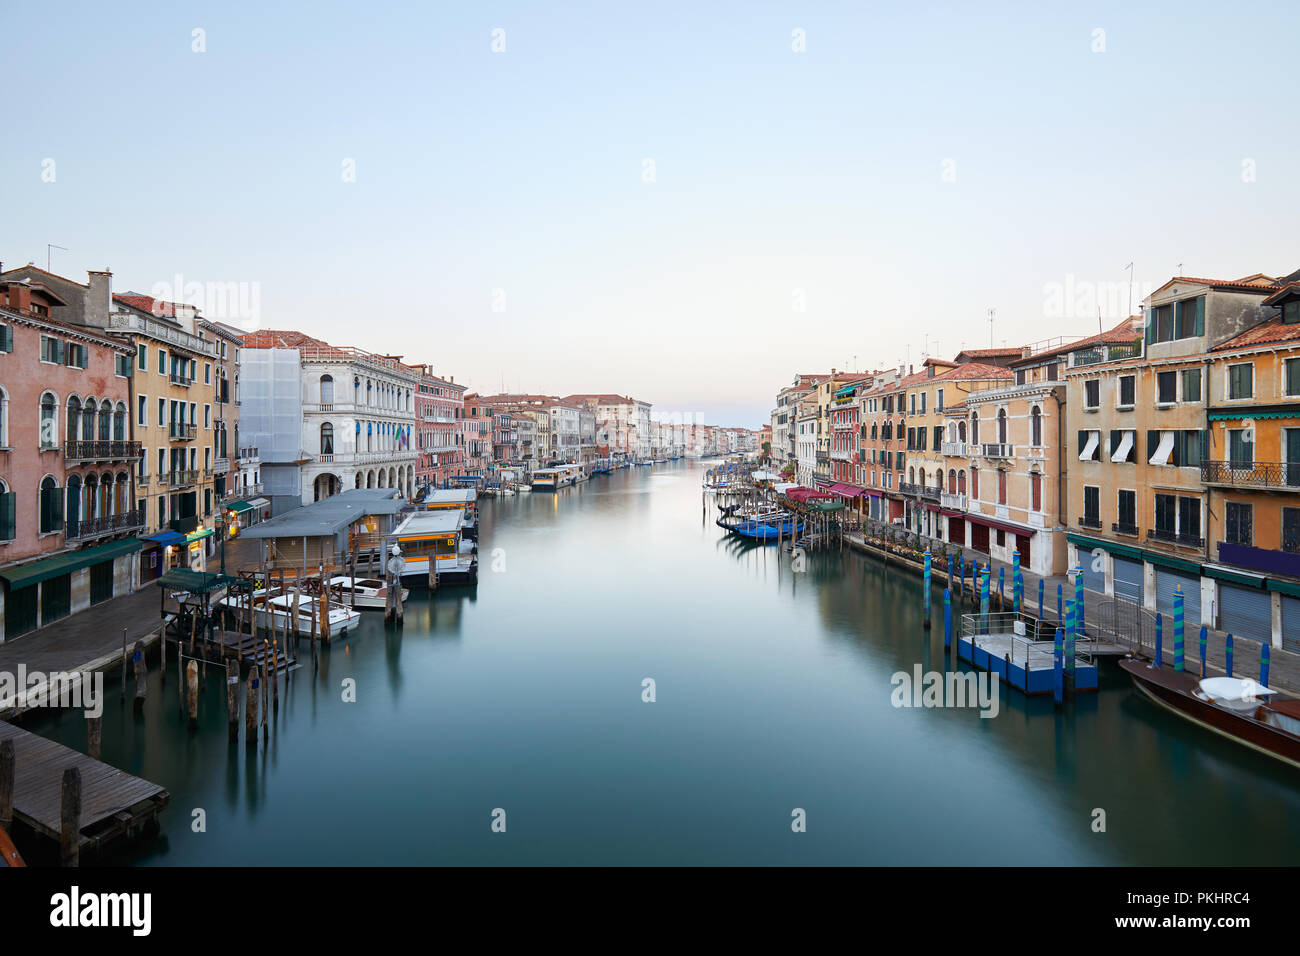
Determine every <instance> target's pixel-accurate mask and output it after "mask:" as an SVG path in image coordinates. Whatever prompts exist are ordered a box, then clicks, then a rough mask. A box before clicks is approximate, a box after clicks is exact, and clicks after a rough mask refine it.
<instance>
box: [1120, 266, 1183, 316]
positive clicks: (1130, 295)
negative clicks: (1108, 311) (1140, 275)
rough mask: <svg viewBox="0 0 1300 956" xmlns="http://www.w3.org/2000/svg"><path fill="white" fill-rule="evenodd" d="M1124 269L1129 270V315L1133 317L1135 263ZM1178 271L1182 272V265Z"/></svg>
mask: <svg viewBox="0 0 1300 956" xmlns="http://www.w3.org/2000/svg"><path fill="white" fill-rule="evenodd" d="M1124 269H1127V270H1128V314H1129V315H1132V314H1133V263H1131V262H1130V263H1129V264H1128V265H1126V266H1125V267H1124ZM1124 269H1121V270H1120V271H1121V272H1123V271H1124ZM1178 269H1179V271H1180V272H1181V271H1182V264H1181V263H1180V264H1179V266H1178ZM1125 318H1128V316H1125Z"/></svg>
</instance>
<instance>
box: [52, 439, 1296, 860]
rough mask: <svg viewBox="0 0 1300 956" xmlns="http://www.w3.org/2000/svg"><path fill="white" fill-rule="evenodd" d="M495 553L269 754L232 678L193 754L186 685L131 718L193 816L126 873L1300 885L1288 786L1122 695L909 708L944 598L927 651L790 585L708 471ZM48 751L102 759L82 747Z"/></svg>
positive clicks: (635, 494)
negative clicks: (770, 874)
mask: <svg viewBox="0 0 1300 956" xmlns="http://www.w3.org/2000/svg"><path fill="white" fill-rule="evenodd" d="M483 525H484V527H483V533H482V540H481V542H480V558H481V560H482V563H483V568H482V574H481V580H480V583H479V585H478V587H477V590H476V591H473V590H466V589H463V588H451V587H447V588H444V590H443V591H442V592H441V593H439V594H438V596H437V597H436V598H433V599H429V598H427V597H426V596H425V594H424V592H422V591H417V592H414V593H413V595H412V600H411V601H410V602H409V604H408V606H407V610H406V623H405V627H404V628H403V629H402V630H401V631H400V632H397V631H390V632H387V633H386V632H385V630H384V628H383V622H382V617H381V615H379V614H377V613H370V612H367V613H366V614H365V615H364V620H363V624H362V625H361V628H360V630H359V633H358V634H357V635H355V636H354V637H352V638H350V639H349V640H348V641H347V642H346V644H345V645H335V646H334V648H333V649H331V650H330V651H328V652H327V653H326V654H325V655H324V657H323V658H322V661H321V666H320V670H319V673H318V674H316V675H315V676H314V677H313V675H312V673H311V669H310V664H309V665H308V666H307V667H306V668H305V669H302V670H298V671H296V672H295V674H294V677H293V683H292V686H291V688H290V689H289V691H288V694H287V697H286V698H285V699H283V700H282V701H281V707H280V713H279V716H278V717H277V718H276V720H275V722H274V725H273V729H272V735H271V742H270V745H269V748H260V749H259V750H258V751H257V752H256V753H255V754H251V755H250V753H249V752H248V751H247V750H246V749H245V747H244V744H243V742H242V740H241V742H240V743H239V744H238V745H237V746H236V747H234V748H232V747H230V746H229V745H228V743H227V740H226V726H225V697H224V686H223V684H222V682H221V678H220V676H219V675H218V674H217V672H216V669H215V668H213V669H209V672H208V681H207V685H206V693H205V694H204V695H203V698H202V704H201V715H200V722H201V729H200V730H199V731H198V732H196V733H193V734H191V733H190V732H189V731H188V730H186V728H185V726H184V724H183V723H182V722H181V721H180V719H179V717H178V715H177V688H176V682H175V679H174V677H173V678H172V679H171V680H169V681H168V683H167V685H166V687H165V688H161V687H159V684H158V675H157V674H156V672H155V673H154V674H152V675H151V686H150V689H149V703H148V709H147V712H146V714H145V715H144V716H143V717H139V718H137V717H134V716H133V715H132V714H131V711H130V704H129V702H128V703H127V704H126V705H125V706H122V705H120V704H119V703H118V701H117V699H116V695H110V697H111V701H110V704H109V706H108V708H107V710H106V712H105V715H104V728H103V748H104V757H105V759H106V760H108V761H109V762H111V763H113V764H115V765H117V766H119V767H122V768H124V769H126V770H128V771H130V772H131V773H135V774H138V775H140V776H143V777H145V778H147V779H149V780H153V781H155V782H158V783H160V784H162V785H164V786H166V787H167V788H168V789H169V790H170V791H171V797H172V801H171V806H170V807H169V809H168V810H167V812H166V813H165V814H164V816H163V827H162V833H161V835H160V836H159V837H158V838H157V839H156V840H155V841H153V842H151V843H149V844H146V845H142V846H141V847H140V848H138V849H134V850H131V851H129V852H128V853H126V854H123V855H119V856H117V857H115V858H114V862H137V863H142V864H173V865H174V864H222V865H237V864H249V863H252V864H305V865H331V864H385V863H401V864H432V863H439V864H623V863H630V864H796V863H804V864H807V863H817V864H945V863H952V864H1077V863H1082V864H1098V863H1147V864H1288V863H1292V862H1294V860H1295V859H1296V858H1297V856H1298V854H1297V850H1298V849H1300V833H1298V832H1297V825H1296V823H1295V821H1296V820H1300V791H1298V790H1297V788H1296V785H1295V784H1296V781H1297V778H1296V776H1295V772H1294V771H1292V770H1290V769H1289V768H1287V767H1285V766H1284V765H1281V764H1275V763H1274V762H1273V761H1271V760H1270V759H1268V758H1265V757H1263V756H1260V755H1257V754H1254V753H1252V752H1250V751H1248V750H1247V749H1245V748H1243V747H1240V746H1238V745H1235V744H1232V743H1230V742H1227V741H1224V740H1221V739H1219V738H1217V737H1215V736H1214V735H1212V734H1209V733H1208V732H1205V731H1202V730H1200V729H1198V728H1195V727H1193V726H1191V725H1190V724H1186V723H1184V722H1183V721H1181V720H1180V719H1179V718H1177V717H1174V716H1173V715H1170V714H1167V713H1165V712H1164V711H1161V710H1159V709H1158V708H1156V707H1155V706H1154V705H1152V704H1150V703H1148V702H1147V701H1146V700H1145V699H1143V698H1140V697H1139V696H1138V695H1137V694H1136V692H1135V691H1133V690H1132V689H1131V686H1130V684H1129V682H1128V680H1127V678H1126V677H1124V676H1123V674H1122V673H1121V672H1120V671H1119V670H1118V669H1117V668H1115V667H1113V666H1108V667H1105V668H1104V669H1103V672H1102V690H1101V691H1100V692H1099V693H1097V694H1094V695H1086V696H1083V697H1080V698H1079V699H1078V700H1077V701H1075V702H1073V703H1070V704H1068V705H1067V707H1066V708H1065V710H1064V711H1063V712H1061V713H1056V712H1054V709H1053V706H1052V702H1051V700H1050V699H1049V700H1038V699H1035V700H1026V699H1025V698H1024V697H1023V696H1021V695H1019V694H1018V693H1016V692H1014V691H1009V692H1007V693H1006V694H1003V695H1002V698H1001V713H1000V714H999V716H997V717H996V718H993V719H984V718H981V717H980V716H979V714H978V712H977V711H976V710H957V709H922V708H914V709H896V708H894V707H893V706H891V703H890V694H891V691H892V689H893V688H892V686H891V683H890V677H891V675H892V674H893V673H895V672H896V671H899V670H908V671H910V670H911V668H912V666H913V665H914V664H915V663H918V662H919V663H921V664H922V665H923V666H924V667H925V668H926V669H927V670H928V669H930V668H932V667H933V668H936V669H938V668H942V667H943V666H944V663H943V662H944V655H943V635H942V628H941V622H942V607H941V601H942V591H941V590H939V589H936V591H937V597H938V599H939V602H940V603H939V604H937V605H936V607H937V610H936V613H935V621H936V627H935V629H934V631H933V633H931V634H927V633H926V632H925V631H924V630H923V629H922V627H921V612H920V607H919V603H920V582H919V580H918V579H917V578H915V577H912V576H910V575H907V574H904V573H902V572H898V571H889V570H885V569H882V568H881V567H880V566H878V565H877V564H876V563H875V562H873V561H871V560H869V559H867V558H864V557H861V556H859V555H857V554H854V553H851V552H849V551H845V552H843V553H842V554H841V553H834V554H824V555H814V556H812V557H811V559H810V563H809V568H808V571H807V572H806V573H802V574H792V573H791V572H790V570H789V564H788V561H789V559H788V557H787V559H786V562H787V563H786V566H785V568H784V570H783V571H782V573H781V574H780V575H779V576H778V573H777V554H776V549H775V548H774V547H766V548H765V547H761V546H749V547H742V546H738V544H737V543H736V542H735V541H733V540H731V539H728V538H726V537H725V536H724V534H723V532H722V531H720V530H719V529H718V528H717V527H715V526H714V524H713V515H709V516H708V517H707V519H706V518H705V517H704V515H703V512H702V500H701V493H700V468H699V466H698V465H697V464H694V463H687V462H684V461H683V462H677V463H673V464H669V465H659V466H655V467H653V468H649V467H643V468H637V469H629V470H626V471H622V472H618V473H615V474H614V475H611V476H608V477H598V478H594V479H592V480H591V481H589V482H587V483H586V484H584V485H580V486H578V487H576V488H573V489H569V490H566V491H563V492H561V493H559V494H557V495H542V494H539V495H535V496H530V495H520V496H518V497H515V498H509V499H502V500H498V501H491V502H486V503H485V504H484V506H483ZM494 562H495V563H496V566H497V568H498V570H496V571H495V572H494V571H493V570H492V566H493V563H494ZM303 647H304V656H305V657H309V654H308V653H307V652H306V651H305V648H306V644H305V643H304V645H303ZM647 677H649V678H652V679H653V680H654V681H655V682H656V696H657V700H656V701H655V702H654V703H644V702H643V701H642V699H641V697H642V680H643V679H644V678H647ZM345 678H352V679H354V680H355V681H356V691H357V700H356V702H355V703H344V702H343V700H342V693H341V687H342V682H343V680H344V679H345ZM114 683H115V682H114V681H113V680H110V681H109V682H108V684H109V687H110V690H111V688H112V686H113V684H114ZM29 726H30V727H31V728H32V729H34V730H36V731H37V732H39V733H44V734H47V735H49V736H52V737H55V738H57V739H59V740H61V741H62V742H64V743H66V744H68V745H69V746H72V747H76V748H78V749H84V748H85V744H86V741H85V729H84V721H82V720H81V719H80V717H79V716H76V717H74V716H71V715H68V716H60V717H47V718H44V720H43V721H37V722H32V723H30V724H29ZM241 734H242V725H241ZM195 808H201V809H202V810H204V811H205V813H206V832H204V833H196V832H193V830H192V827H191V821H192V819H193V816H192V814H193V810H194V809H195ZM495 808H501V809H504V810H505V812H506V824H507V830H506V833H505V834H494V833H493V832H492V831H491V828H490V824H491V820H492V812H493V810H494V809H495ZM795 808H802V809H803V810H804V811H806V815H807V832H806V833H794V832H792V830H791V825H790V824H791V819H792V817H791V813H792V811H793V810H794V809H795ZM1094 808H1100V809H1102V810H1104V811H1105V813H1106V821H1105V822H1106V830H1105V832H1104V833H1098V832H1094V831H1093V829H1092V821H1093V811H1094Z"/></svg>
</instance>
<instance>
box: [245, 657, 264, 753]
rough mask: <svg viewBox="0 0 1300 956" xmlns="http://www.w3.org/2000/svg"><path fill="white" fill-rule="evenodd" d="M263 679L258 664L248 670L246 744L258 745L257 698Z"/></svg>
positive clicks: (249, 745)
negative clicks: (260, 677)
mask: <svg viewBox="0 0 1300 956" xmlns="http://www.w3.org/2000/svg"><path fill="white" fill-rule="evenodd" d="M261 693H262V691H261V681H260V679H259V676H258V670H257V665H256V664H254V665H253V666H252V667H251V668H249V670H248V684H247V686H246V688H245V690H244V744H245V746H248V747H256V746H257V698H258V697H259V696H260V695H261Z"/></svg>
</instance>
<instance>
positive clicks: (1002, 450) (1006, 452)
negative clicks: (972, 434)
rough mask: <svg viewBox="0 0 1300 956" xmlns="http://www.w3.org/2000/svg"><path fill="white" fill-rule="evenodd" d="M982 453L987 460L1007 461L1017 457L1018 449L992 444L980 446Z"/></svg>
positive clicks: (1012, 446)
mask: <svg viewBox="0 0 1300 956" xmlns="http://www.w3.org/2000/svg"><path fill="white" fill-rule="evenodd" d="M980 452H981V454H983V456H984V457H985V458H993V459H1007V458H1015V457H1016V448H1015V446H1014V445H1006V444H1001V443H997V444H992V445H980Z"/></svg>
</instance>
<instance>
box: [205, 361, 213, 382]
mask: <svg viewBox="0 0 1300 956" xmlns="http://www.w3.org/2000/svg"><path fill="white" fill-rule="evenodd" d="M203 384H204V385H211V384H212V363H211V362H204V363H203Z"/></svg>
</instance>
